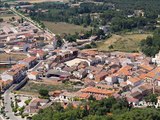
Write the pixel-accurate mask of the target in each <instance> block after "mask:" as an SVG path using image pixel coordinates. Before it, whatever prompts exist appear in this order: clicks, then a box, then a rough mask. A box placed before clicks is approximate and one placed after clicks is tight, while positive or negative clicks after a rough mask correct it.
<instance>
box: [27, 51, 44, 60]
mask: <svg viewBox="0 0 160 120" xmlns="http://www.w3.org/2000/svg"><path fill="white" fill-rule="evenodd" d="M28 52H29V53H30V55H31V56H36V57H37V59H39V60H43V59H44V57H45V56H46V54H47V52H45V51H43V50H39V49H33V50H30V51H28Z"/></svg>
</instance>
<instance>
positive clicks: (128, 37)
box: [97, 34, 152, 52]
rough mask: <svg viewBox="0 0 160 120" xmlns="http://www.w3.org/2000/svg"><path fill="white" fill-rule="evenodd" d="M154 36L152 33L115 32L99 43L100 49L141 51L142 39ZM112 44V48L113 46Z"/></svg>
mask: <svg viewBox="0 0 160 120" xmlns="http://www.w3.org/2000/svg"><path fill="white" fill-rule="evenodd" d="M148 36H152V35H151V34H123V35H116V34H113V35H112V36H111V37H110V38H108V39H106V40H105V41H103V42H99V43H97V46H98V47H97V49H98V50H99V51H124V52H133V51H139V45H140V41H141V40H143V39H145V38H147V37H148ZM111 46H112V48H111Z"/></svg>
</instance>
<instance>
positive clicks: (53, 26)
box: [44, 21, 91, 34]
mask: <svg viewBox="0 0 160 120" xmlns="http://www.w3.org/2000/svg"><path fill="white" fill-rule="evenodd" d="M44 24H45V26H46V27H47V28H48V29H50V30H51V31H52V32H53V33H55V34H63V33H67V34H74V33H75V32H81V31H87V30H90V29H91V27H88V28H84V27H83V26H78V25H73V24H68V23H64V22H58V23H54V22H47V21H44Z"/></svg>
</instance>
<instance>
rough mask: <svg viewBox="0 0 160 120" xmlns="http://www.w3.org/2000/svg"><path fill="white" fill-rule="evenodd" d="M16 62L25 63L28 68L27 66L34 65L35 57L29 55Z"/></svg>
mask: <svg viewBox="0 0 160 120" xmlns="http://www.w3.org/2000/svg"><path fill="white" fill-rule="evenodd" d="M18 63H19V64H24V65H26V66H27V67H28V69H29V68H31V67H34V66H35V65H36V63H37V58H36V57H33V56H31V57H28V58H25V59H23V60H21V61H19V62H18Z"/></svg>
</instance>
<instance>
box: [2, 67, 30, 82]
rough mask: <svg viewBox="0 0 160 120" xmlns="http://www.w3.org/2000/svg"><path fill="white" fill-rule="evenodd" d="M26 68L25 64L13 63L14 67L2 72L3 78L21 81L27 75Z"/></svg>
mask: <svg viewBox="0 0 160 120" xmlns="http://www.w3.org/2000/svg"><path fill="white" fill-rule="evenodd" d="M26 69H27V68H26V66H25V65H24V64H16V65H13V66H12V68H10V69H9V70H7V71H5V72H4V73H2V74H1V78H2V80H4V81H7V80H12V81H13V82H19V81H21V80H22V79H23V78H24V77H25V76H26V72H25V71H26Z"/></svg>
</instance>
